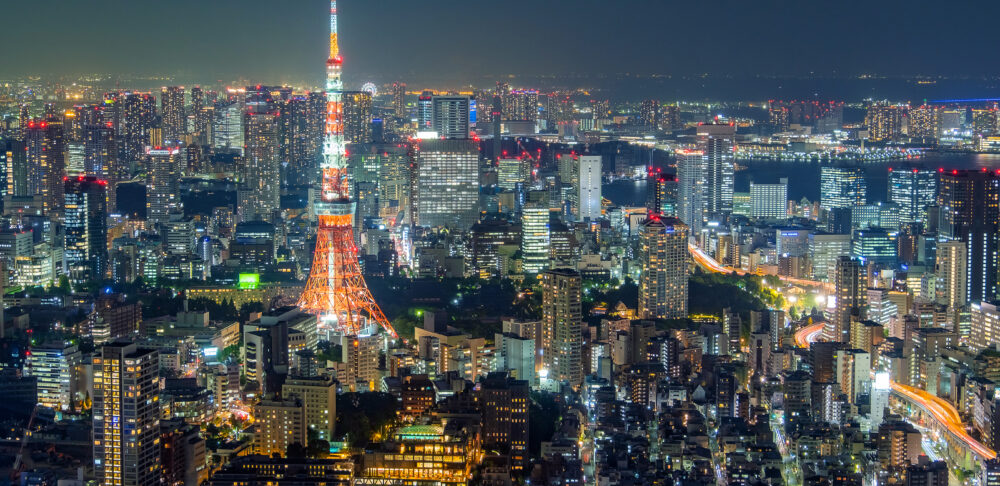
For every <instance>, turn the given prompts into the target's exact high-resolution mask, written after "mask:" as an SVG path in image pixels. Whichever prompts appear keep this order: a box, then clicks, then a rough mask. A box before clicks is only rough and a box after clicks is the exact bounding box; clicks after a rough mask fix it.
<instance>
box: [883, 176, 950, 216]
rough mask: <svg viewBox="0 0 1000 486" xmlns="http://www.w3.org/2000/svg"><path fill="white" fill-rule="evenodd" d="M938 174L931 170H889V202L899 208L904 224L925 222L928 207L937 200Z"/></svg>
mask: <svg viewBox="0 0 1000 486" xmlns="http://www.w3.org/2000/svg"><path fill="white" fill-rule="evenodd" d="M937 183H938V175H937V172H935V171H933V170H930V169H911V170H907V169H902V170H893V169H892V167H890V168H889V202H892V203H895V204H897V205H898V206H899V214H900V219H901V220H902V221H903V222H904V223H912V222H917V221H924V219H925V218H926V215H925V214H924V213H925V212H926V211H927V207H928V206H933V205H934V204H935V203H936V198H937Z"/></svg>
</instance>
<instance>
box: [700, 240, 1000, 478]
mask: <svg viewBox="0 0 1000 486" xmlns="http://www.w3.org/2000/svg"><path fill="white" fill-rule="evenodd" d="M688 249H689V250H690V252H691V256H692V257H693V258H694V261H695V263H697V264H698V265H699V266H701V267H702V268H705V269H707V270H709V271H712V272H716V273H730V272H733V271H735V272H736V273H738V274H740V275H743V274H746V272H745V271H743V270H735V269H733V268H729V267H724V266H722V265H720V264H719V262H717V261H715V259H714V258H712V257H711V256H709V255H708V254H706V253H705V252H704V251H703V250H702V249H701V248H698V246H697V245H694V244H689V245H688ZM782 280H785V281H788V282H790V283H795V284H801V285H811V286H821V287H830V284H829V283H825V282H815V281H811V280H804V279H787V278H782ZM822 332H823V323H818V324H812V325H809V326H804V327H802V328H801V329H799V330H798V331H796V332H795V343H796V344H798V345H799V347H803V348H808V347H809V344H810V343H813V342H815V341H817V340H818V339H819V337H820V335H821V334H822ZM890 384H891V386H892V392H893V393H895V394H896V396H898V397H900V398H903V399H904V400H906V401H908V402H910V403H912V404H914V405H916V406H918V407H920V408H921V409H922V410H924V411H925V412H926V413H927V414H928V415H929V416H931V417H933V418H934V420H936V421H937V422H938V423H939V424H940V425H942V426H943V427H944V428H945V429H946V430H947V431H948V432H949V433H950V434H951V436H952V437H954V438H955V439H957V440H958V441H960V442H962V443H963V444H965V446H967V447H968V448H969V450H971V451H972V452H973V453H974V454H975V455H977V456H979V457H980V458H983V459H993V458H994V457H996V455H997V454H996V452H994V451H993V449H990V448H989V447H986V446H985V445H983V444H982V443H981V442H979V441H978V440H976V439H974V438H973V437H972V436H970V435H969V434H968V432H966V430H965V425H964V424H963V423H962V418H961V416H960V415H959V414H958V410H956V409H955V407H954V406H953V405H952V404H951V403H950V402H948V401H947V400H945V399H943V398H941V397H937V396H934V395H932V394H930V393H927V392H926V391H924V390H921V389H919V388H914V387H912V386H908V385H903V384H901V383H896V382H895V381H893V382H891V383H890Z"/></svg>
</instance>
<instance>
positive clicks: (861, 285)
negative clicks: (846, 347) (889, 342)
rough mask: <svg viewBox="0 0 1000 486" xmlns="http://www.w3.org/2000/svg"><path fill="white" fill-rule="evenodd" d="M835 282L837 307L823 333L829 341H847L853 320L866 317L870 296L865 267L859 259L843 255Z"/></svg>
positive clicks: (838, 264)
mask: <svg viewBox="0 0 1000 486" xmlns="http://www.w3.org/2000/svg"><path fill="white" fill-rule="evenodd" d="M833 282H834V288H835V291H834V292H835V294H836V299H837V300H836V307H835V308H834V311H833V318H832V319H831V320H829V321H827V323H826V327H825V328H824V330H823V333H824V335H825V337H826V339H827V340H828V341H833V342H843V343H846V342H850V332H851V322H852V321H860V320H864V319H865V306H866V305H867V302H866V301H867V298H868V285H867V275H866V274H865V268H864V266H863V265H862V264H861V262H860V261H858V260H857V259H855V258H851V257H847V256H842V257H840V258H838V259H837V266H836V270H835V274H834V277H833Z"/></svg>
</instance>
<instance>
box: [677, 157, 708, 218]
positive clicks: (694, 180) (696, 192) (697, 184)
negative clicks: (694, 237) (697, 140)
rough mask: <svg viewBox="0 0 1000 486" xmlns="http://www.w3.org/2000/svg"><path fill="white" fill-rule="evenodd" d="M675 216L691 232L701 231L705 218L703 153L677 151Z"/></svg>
mask: <svg viewBox="0 0 1000 486" xmlns="http://www.w3.org/2000/svg"><path fill="white" fill-rule="evenodd" d="M677 179H678V180H677V189H678V190H677V193H678V194H677V216H678V217H679V218H680V219H681V221H684V223H685V224H687V225H688V228H690V230H691V232H692V233H696V234H697V233H699V232H701V227H702V225H703V224H704V218H705V209H706V205H705V197H706V193H705V184H706V179H705V153H704V152H702V151H700V150H680V151H678V152H677Z"/></svg>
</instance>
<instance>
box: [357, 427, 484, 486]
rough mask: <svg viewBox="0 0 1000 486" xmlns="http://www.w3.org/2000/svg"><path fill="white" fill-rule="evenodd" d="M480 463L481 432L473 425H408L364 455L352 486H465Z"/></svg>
mask: <svg viewBox="0 0 1000 486" xmlns="http://www.w3.org/2000/svg"><path fill="white" fill-rule="evenodd" d="M481 460H482V446H481V439H480V431H479V428H478V427H476V426H475V425H472V424H460V423H457V421H450V422H448V423H444V424H443V423H441V422H436V423H432V424H429V425H410V426H406V427H402V428H400V429H398V430H396V431H395V432H394V433H393V435H392V439H391V440H389V441H386V442H383V443H382V444H381V445H380V446H376V448H374V449H373V450H371V451H369V452H365V455H364V459H363V462H362V466H361V469H362V472H361V474H360V475H359V477H357V478H356V479H355V482H354V484H359V485H381V484H400V483H403V484H414V485H431V484H436V485H450V486H466V485H467V484H469V483H470V480H471V479H472V473H473V469H474V468H475V467H476V466H477V465H478V464H479V462H480V461H481ZM388 480H392V482H390V481H388Z"/></svg>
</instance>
